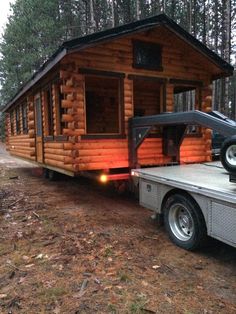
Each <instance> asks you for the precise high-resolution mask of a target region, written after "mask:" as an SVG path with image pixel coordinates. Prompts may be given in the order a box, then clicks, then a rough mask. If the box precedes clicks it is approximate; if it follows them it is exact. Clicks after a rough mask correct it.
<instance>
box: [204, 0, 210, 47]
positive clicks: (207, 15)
mask: <svg viewBox="0 0 236 314" xmlns="http://www.w3.org/2000/svg"><path fill="white" fill-rule="evenodd" d="M209 13H210V0H208V1H207V8H206V14H205V17H206V44H207V46H208V47H209V46H210V14H209Z"/></svg>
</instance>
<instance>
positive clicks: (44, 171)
mask: <svg viewBox="0 0 236 314" xmlns="http://www.w3.org/2000/svg"><path fill="white" fill-rule="evenodd" d="M48 172H49V170H48V169H47V168H43V177H44V178H45V179H48V177H49V173H48Z"/></svg>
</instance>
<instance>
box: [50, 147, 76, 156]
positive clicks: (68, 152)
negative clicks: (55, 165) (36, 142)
mask: <svg viewBox="0 0 236 314" xmlns="http://www.w3.org/2000/svg"><path fill="white" fill-rule="evenodd" d="M44 152H45V153H48V154H54V155H58V156H72V151H71V150H64V149H55V148H47V147H45V148H44Z"/></svg>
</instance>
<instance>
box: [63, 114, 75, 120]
mask: <svg viewBox="0 0 236 314" xmlns="http://www.w3.org/2000/svg"><path fill="white" fill-rule="evenodd" d="M62 121H63V122H73V121H74V118H73V116H72V115H69V114H63V115H62Z"/></svg>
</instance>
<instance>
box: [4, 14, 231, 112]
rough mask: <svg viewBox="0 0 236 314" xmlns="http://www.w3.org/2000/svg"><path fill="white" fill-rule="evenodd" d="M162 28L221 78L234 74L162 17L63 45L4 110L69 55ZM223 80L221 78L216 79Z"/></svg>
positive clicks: (165, 17) (181, 29) (191, 37)
mask: <svg viewBox="0 0 236 314" xmlns="http://www.w3.org/2000/svg"><path fill="white" fill-rule="evenodd" d="M158 26H164V27H166V28H167V29H168V30H170V31H171V32H173V33H174V34H175V35H176V36H178V37H179V38H181V39H182V40H184V41H185V42H186V43H187V44H189V45H191V46H192V47H193V48H194V49H195V50H196V51H198V52H199V53H201V54H202V55H204V56H205V57H206V58H207V59H208V60H209V61H210V62H212V63H213V64H215V65H216V66H217V67H218V68H219V69H221V71H222V74H221V75H220V76H219V77H226V76H230V75H232V74H233V71H234V68H233V66H231V65H230V64H229V63H228V62H226V61H224V60H223V59H222V58H221V57H219V56H218V55H217V54H216V53H214V52H213V51H212V50H210V49H209V48H207V47H206V46H205V45H204V44H202V43H201V42H200V41H199V40H197V39H196V38H195V37H193V36H192V35H191V34H189V33H188V32H187V31H185V30H184V29H183V28H182V27H180V26H179V25H178V24H176V23H175V22H174V21H173V20H171V19H170V18H168V17H167V16H166V15H165V14H160V15H156V16H153V17H150V18H147V19H144V20H139V21H136V22H133V23H129V24H125V25H122V26H118V27H115V28H112V29H108V30H105V31H102V32H98V33H93V34H90V35H87V36H84V37H80V38H77V39H72V40H70V41H66V42H64V43H63V45H62V46H61V47H60V48H59V49H58V50H57V51H56V52H55V53H54V54H53V55H52V56H51V58H50V59H49V60H48V61H47V62H46V63H44V64H43V66H42V67H41V68H40V69H39V70H38V71H37V72H36V73H35V74H34V75H33V77H32V78H31V79H30V80H29V81H28V82H27V83H26V84H25V85H24V86H23V87H22V88H21V89H20V90H19V91H18V93H17V94H16V95H15V96H14V97H13V98H12V100H11V101H10V102H9V103H8V104H7V105H6V107H5V108H4V110H3V111H7V110H8V109H9V108H10V107H11V106H12V105H13V104H14V103H15V102H16V101H17V100H18V99H19V98H20V97H22V96H23V95H24V94H25V93H26V92H27V91H28V90H29V89H30V88H31V87H32V86H34V85H35V84H36V83H37V82H38V81H39V80H40V79H41V78H42V77H43V76H44V75H46V74H47V73H48V72H49V71H50V70H51V69H52V68H53V67H54V66H55V65H56V64H57V63H58V62H59V61H60V60H62V58H64V57H65V56H66V55H67V54H69V53H73V52H76V51H79V50H83V49H86V48H88V47H92V46H94V45H97V44H99V43H102V42H107V41H110V40H113V39H116V38H120V37H124V36H127V35H129V34H133V33H137V32H141V31H145V30H149V29H152V28H156V27H158ZM219 77H218V76H217V77H216V78H219Z"/></svg>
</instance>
